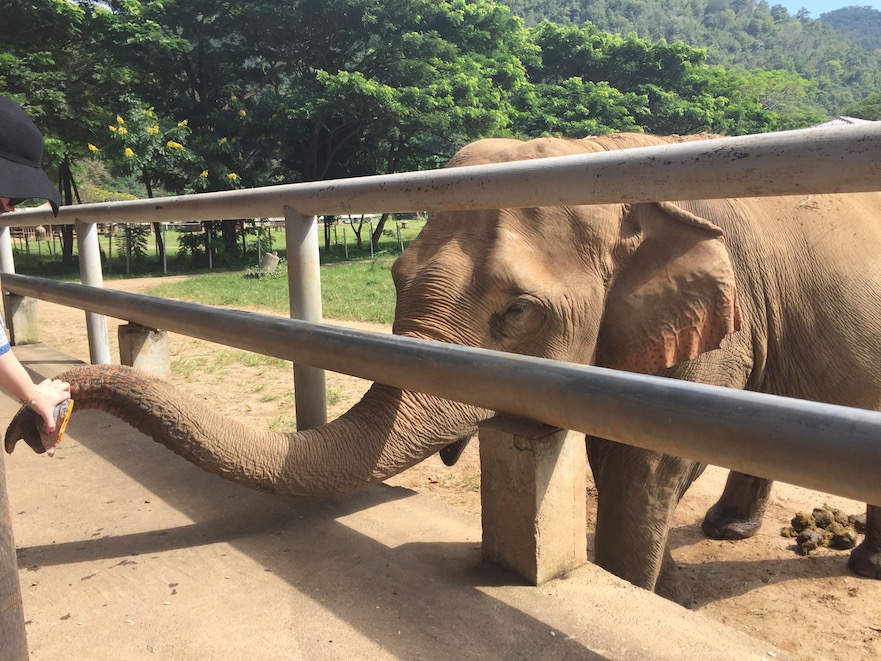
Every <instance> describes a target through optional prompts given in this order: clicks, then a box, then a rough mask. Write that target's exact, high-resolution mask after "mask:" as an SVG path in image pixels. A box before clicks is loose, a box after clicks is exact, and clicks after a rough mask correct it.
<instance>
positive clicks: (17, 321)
mask: <svg viewBox="0 0 881 661" xmlns="http://www.w3.org/2000/svg"><path fill="white" fill-rule="evenodd" d="M4 301H5V308H6V330H7V334H8V335H9V343H10V344H12V345H13V346H15V345H19V346H20V345H22V344H33V343H35V342H39V341H40V333H39V325H38V323H37V299H35V298H31V297H29V296H19V295H18V294H10V293H6V294H5V296H4Z"/></svg>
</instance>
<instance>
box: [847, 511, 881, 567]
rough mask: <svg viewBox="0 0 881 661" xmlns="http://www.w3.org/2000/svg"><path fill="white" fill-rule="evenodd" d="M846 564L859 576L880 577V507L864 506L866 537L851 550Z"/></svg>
mask: <svg viewBox="0 0 881 661" xmlns="http://www.w3.org/2000/svg"><path fill="white" fill-rule="evenodd" d="M847 564H848V566H849V567H850V568H851V569H853V570H854V571H855V572H856V573H857V574H859V575H860V576H866V577H867V578H877V579H881V507H878V506H877V505H869V506H867V507H866V537H865V539H863V543H862V544H860V545H859V546H857V547H856V548H855V549H854V550H853V551H851V553H850V560H848V561H847Z"/></svg>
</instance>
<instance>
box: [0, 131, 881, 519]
mask: <svg viewBox="0 0 881 661" xmlns="http://www.w3.org/2000/svg"><path fill="white" fill-rule="evenodd" d="M879 154H881V123H877V124H868V125H865V124H862V125H857V126H848V127H832V128H827V129H808V130H804V131H791V132H783V133H776V134H766V135H761V136H747V137H743V138H723V139H718V140H710V141H699V142H689V143H680V144H674V145H664V146H660V147H644V148H638V149H629V150H624V151H616V152H604V153H599V154H585V155H580V156H567V157H558V158H549V159H542V160H537V161H524V162H516V163H507V164H497V165H486V166H472V167H464V168H454V169H447V170H440V171H432V172H420V173H410V174H401V175H384V176H376V177H363V178H358V179H349V180H339V181H328V182H316V183H310V184H294V185H285V186H273V187H268V188H261V189H252V190H246V191H229V192H222V193H209V194H202V195H195V196H183V197H172V198H160V199H151V200H141V201H137V202H120V203H108V204H91V205H82V206H78V207H67V208H63V209H62V210H61V213H60V214H59V217H58V218H57V219H56V218H53V217H52V216H51V213H49V212H40V211H33V212H27V213H21V214H16V216H15V218H14V219H9V220H7V219H6V218H3V217H0V223H6V224H7V228H5V229H6V230H7V231H6V235H5V241H6V244H5V245H4V234H3V233H2V232H0V269H2V270H3V271H4V272H6V273H11V272H12V271H13V270H14V268H10V264H11V261H10V260H11V257H12V255H11V248H10V247H9V246H8V224H9V223H10V222H14V223H15V225H17V226H21V225H37V224H43V223H50V222H51V223H53V224H64V223H71V222H75V223H77V228H78V235H82V236H79V237H78V238H79V241H80V259H81V261H82V260H84V259H86V260H91V261H92V263H93V264H99V262H98V259H97V255H96V254H95V253H97V250H96V249H92V251H91V252H90V249H89V246H88V245H85V246H84V240H85V241H86V242H89V241H92V238H89V236H90V235H89V232H90V231H92V230H94V224H95V223H99V222H100V223H106V222H111V221H112V222H154V221H180V220H204V219H224V218H241V217H247V216H279V215H282V214H281V213H280V210H283V213H284V216H285V219H286V227H287V249H288V259H289V262H290V264H291V265H292V267H291V268H290V270H289V272H290V275H289V277H290V278H291V280H290V284H291V311H292V312H291V314H292V316H294V317H297V318H298V319H300V320H302V321H296V320H283V319H277V318H274V317H264V316H262V315H254V314H251V313H245V312H235V311H226V310H216V309H213V308H209V307H206V306H197V305H192V304H186V303H178V302H173V301H163V300H161V299H154V298H151V297H143V296H136V295H133V294H122V293H119V292H108V291H103V290H97V289H95V288H93V287H86V286H82V285H72V284H64V283H57V282H53V281H47V280H42V279H39V278H30V277H24V276H14V275H13V276H9V275H4V276H3V285H2V286H3V289H4V290H6V291H10V292H14V293H16V294H18V295H23V296H32V297H36V298H41V299H44V300H48V301H52V302H56V303H62V304H66V305H71V306H73V307H79V308H82V309H85V310H89V311H90V312H89V314H97V313H101V314H108V315H112V316H114V317H117V318H122V319H127V320H129V321H134V322H136V323H140V324H142V325H147V326H154V327H156V326H158V327H162V328H165V329H168V330H173V331H175V332H179V333H184V334H187V335H191V336H193V337H199V338H202V339H208V340H211V341H215V342H219V343H222V344H229V345H231V346H237V347H239V348H243V349H247V350H251V351H258V352H260V353H266V354H269V355H274V356H278V357H281V358H286V359H289V360H292V361H294V362H295V364H296V365H297V367H295V385H296V391H297V399H298V404H297V406H298V408H297V416H298V421H299V420H300V415H301V410H300V409H301V402H300V398H301V397H309V396H310V393H311V392H314V391H315V389H319V390H320V391H321V393H322V395H321V403H320V408H322V409H323V371H322V370H321V369H317V368H326V369H331V370H334V371H338V372H344V373H348V374H353V375H355V376H360V377H363V378H366V379H370V380H373V381H378V382H381V383H387V384H389V385H393V386H397V387H402V388H407V389H412V390H419V391H423V392H428V393H430V394H434V395H438V396H441V397H445V398H448V399H454V400H458V401H462V402H466V403H469V404H474V405H477V406H481V407H484V408H488V409H492V410H498V411H503V412H506V413H511V414H513V415H517V416H520V417H525V418H530V419H534V420H539V421H541V422H545V423H548V424H552V425H556V426H560V427H563V428H567V429H574V430H579V431H584V432H586V433H590V434H594V435H597V436H602V437H605V438H610V439H613V440H617V441H621V442H624V443H629V444H631V445H636V446H640V447H645V448H649V449H653V450H657V451H659V452H666V453H669V454H674V455H679V456H683V457H689V458H692V459H696V460H698V461H701V462H705V463H711V464H716V465H721V466H726V467H728V468H733V469H735V470H738V471H741V472H745V473H750V474H753V475H758V476H761V477H769V478H773V479H782V480H785V481H787V482H792V483H795V484H801V485H803V486H807V487H810V488H814V489H818V490H821V491H825V492H830V493H836V494H840V495H843V496H847V497H851V498H856V499H859V500H863V501H868V502H874V503H881V481H879V480H878V477H877V476H878V472H879V467H881V442H879V441H878V439H879V438H881V434H879V432H881V413H876V412H872V411H864V410H859V409H851V408H846V407H838V406H831V405H825V404H817V403H812V402H805V401H800V400H791V399H786V398H780V397H773V396H768V395H760V394H756V393H750V392H740V391H732V390H727V389H721V388H713V387H710V386H704V385H700V384H694V383H686V382H680V381H673V380H669V379H660V378H656V377H647V376H641V375H636V374H629V373H624V372H615V371H612V370H604V369H601V368H595V367H588V366H583V365H570V364H566V363H557V362H554V361H547V360H542V359H538V358H531V357H525V356H514V355H510V354H501V353H498V352H492V351H486V350H481V349H473V348H465V347H456V346H451V345H443V344H437V343H431V342H425V341H420V340H414V339H409V338H402V337H394V336H392V337H387V336H376V335H373V334H367V333H359V332H356V331H351V330H346V329H339V328H334V327H329V326H322V325H318V324H317V323H315V322H319V321H320V318H321V312H320V272H319V269H318V252H317V251H318V241H317V236H316V234H317V224H316V219H315V217H314V214H319V213H320V214H338V213H351V212H357V213H362V212H364V213H370V212H374V211H414V210H427V211H437V210H449V209H478V208H499V207H522V206H548V205H559V204H592V203H606V202H616V201H617V202H620V201H625V202H640V201H655V200H671V199H675V200H683V199H703V198H717V197H729V196H730V197H743V196H767V195H780V194H801V195H809V194H812V193H824V192H858V191H872V190H881V157H879ZM295 210H296V211H295ZM90 228H91V229H90ZM84 237H85V238H84ZM94 246H97V237H94ZM84 247H85V248H86V251H85V253H86V254H84V251H83V248H84ZM7 252H8V256H7V255H6V253H7ZM87 275H88V277H87ZM82 279H83V282H84V283H85V284H86V285H89V284H95V283H94V282H87V280H90V279H91V280H93V281H94V280H96V279H98V280H100V268H99V274H98V277H97V278H96V277H95V274H94V273H91V274H87V273H85V272H84V274H83V278H82ZM97 284H100V282H99V283H97ZM307 322H312V323H307ZM233 324H235V326H233ZM232 327H235V328H236V332H234V333H231V332H229V330H228V329H230V328H232ZM245 329H247V332H243V331H244V330H245ZM105 333H106V329H105ZM93 362H95V361H94V359H93ZM304 365H311V366H315V367H309V368H307V367H303V368H302V369H308V370H312V371H309V372H307V373H308V374H309V379H310V380H311V381H310V382H309V384H306V382H305V381H304V383H301V382H300V381H299V380H297V374H298V373H297V369H300V366H304ZM463 374H467V378H462V375H463ZM318 408H319V406H318V404H317V403H316V402H315V401H310V402H308V405H307V404H303V415H304V417H308V424H306V425H299V426H301V428H302V427H304V426H315V424H321V422H322V421H323V420H322V419H321V417H322V416H323V415H324V414H323V411H321V412H320V415H319V413H317V412H316V410H317V409H318ZM310 411H311V413H310ZM310 416H311V417H310ZM796 454H797V456H798V457H799V461H798V462H797V464H795V463H794V462H792V460H791V458H792V456H795V455H796Z"/></svg>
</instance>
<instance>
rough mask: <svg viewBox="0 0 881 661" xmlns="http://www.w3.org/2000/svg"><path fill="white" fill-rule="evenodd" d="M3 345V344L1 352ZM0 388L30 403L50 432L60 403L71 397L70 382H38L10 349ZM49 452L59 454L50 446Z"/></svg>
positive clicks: (1, 363) (3, 359) (2, 357)
mask: <svg viewBox="0 0 881 661" xmlns="http://www.w3.org/2000/svg"><path fill="white" fill-rule="evenodd" d="M7 346H8V345H7ZM3 348H4V347H2V346H0V351H2V350H3ZM0 388H3V390H5V391H6V392H8V393H9V394H11V395H12V396H14V397H17V398H18V399H19V401H21V403H22V404H25V405H27V406H30V407H31V408H32V409H33V410H34V412H35V413H36V414H37V415H39V416H40V417H41V418H43V421H44V428H45V430H46V433H47V434H49V435H51V434H54V433H55V413H54V410H55V407H56V406H57V405H58V404H60V403H61V402H63V401H64V400H66V399H69V398H70V384H69V383H67V382H64V381H60V380H59V379H45V380H43V381H41V382H40V383H39V384H34V382H33V380H32V379H31V377H30V375H29V374H28V373H27V371H26V370H25V368H24V366H23V365H22V364H21V363H20V362H19V361H18V359H17V358H16V357H15V355H13V353H12V351H10V350H8V349H7V350H6V351H4V352H3V353H2V354H0ZM46 453H47V454H48V455H49V456H50V457H51V456H52V455H53V454H55V448H54V447H51V448H46Z"/></svg>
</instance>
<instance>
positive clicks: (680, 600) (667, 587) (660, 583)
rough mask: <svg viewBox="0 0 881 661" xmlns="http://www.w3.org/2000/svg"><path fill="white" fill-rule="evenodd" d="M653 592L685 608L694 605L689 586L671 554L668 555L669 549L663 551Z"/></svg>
mask: <svg viewBox="0 0 881 661" xmlns="http://www.w3.org/2000/svg"><path fill="white" fill-rule="evenodd" d="M655 594H657V595H658V596H660V597H664V599H669V600H670V601H672V602H674V603H677V604H679V605H680V606H684V607H685V608H691V607H692V606H693V605H694V595H693V594H692V592H691V588H689V587H688V585H687V584H686V582H685V579H684V578H683V577H682V572H681V571H680V569H679V566H678V565H677V564H676V563H675V562H673V556H671V555H670V551H669V549H668V550H666V551H665V552H664V561H663V562H662V563H661V571H660V572H659V573H658V580H657V582H656V583H655Z"/></svg>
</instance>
